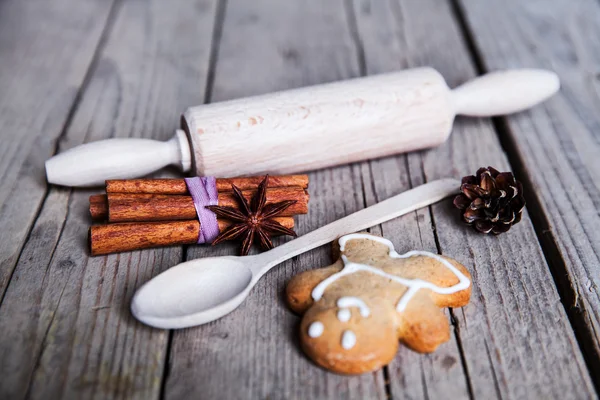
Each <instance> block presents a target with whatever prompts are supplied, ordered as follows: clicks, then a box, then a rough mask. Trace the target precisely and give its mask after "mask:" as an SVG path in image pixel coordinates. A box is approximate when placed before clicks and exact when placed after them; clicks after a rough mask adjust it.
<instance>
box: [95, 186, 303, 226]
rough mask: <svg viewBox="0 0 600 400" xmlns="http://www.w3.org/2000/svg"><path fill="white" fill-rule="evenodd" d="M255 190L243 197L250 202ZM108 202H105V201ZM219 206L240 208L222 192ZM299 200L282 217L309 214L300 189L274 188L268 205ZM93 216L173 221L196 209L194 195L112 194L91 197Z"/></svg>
mask: <svg viewBox="0 0 600 400" xmlns="http://www.w3.org/2000/svg"><path fill="white" fill-rule="evenodd" d="M254 193H255V190H244V191H242V194H243V195H244V197H245V198H246V199H247V200H248V201H250V199H251V197H252V196H253V195H254ZM105 199H106V200H105ZM218 199H219V200H218V201H219V203H218V204H219V205H220V206H226V207H234V208H237V207H239V205H238V203H237V201H236V199H235V197H234V195H233V192H219V198H218ZM284 200H296V203H295V204H293V205H291V206H290V207H289V208H288V209H287V210H285V212H284V213H283V214H282V215H281V216H292V215H296V214H306V213H307V212H308V200H309V195H308V193H307V192H306V190H304V189H302V188H299V187H289V188H273V189H271V190H268V191H267V204H268V203H277V202H280V201H284ZM90 214H91V216H92V218H93V219H95V220H100V219H108V221H109V222H141V221H174V220H189V219H194V218H196V215H197V214H196V207H195V206H194V201H193V200H192V197H191V196H181V195H163V194H126V193H109V194H108V195H106V196H105V195H94V196H91V197H90Z"/></svg>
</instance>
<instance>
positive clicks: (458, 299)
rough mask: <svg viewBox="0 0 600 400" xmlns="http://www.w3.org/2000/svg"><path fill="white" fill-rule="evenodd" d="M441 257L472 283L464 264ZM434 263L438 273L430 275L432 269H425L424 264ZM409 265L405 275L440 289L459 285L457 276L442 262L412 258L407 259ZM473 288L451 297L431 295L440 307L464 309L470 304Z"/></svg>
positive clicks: (421, 257)
mask: <svg viewBox="0 0 600 400" xmlns="http://www.w3.org/2000/svg"><path fill="white" fill-rule="evenodd" d="M440 257H441V258H443V259H444V260H446V261H447V262H449V263H450V264H452V265H453V266H454V268H456V269H458V270H459V271H460V272H461V273H462V274H463V275H464V276H465V277H467V279H469V281H471V274H470V273H469V271H468V270H467V269H466V268H465V267H464V266H463V265H462V264H460V263H459V262H458V261H456V260H453V259H452V258H449V257H444V256H440ZM432 262H433V263H434V264H435V266H436V272H435V273H428V271H431V268H424V267H423V264H424V263H428V264H431V263H432ZM407 263H408V264H409V265H407V266H405V269H404V273H405V274H407V275H409V276H412V277H415V278H421V279H424V280H425V281H427V282H431V283H432V284H434V285H436V286H439V287H450V286H452V285H455V284H456V283H458V278H457V277H456V275H454V274H453V273H452V272H451V271H450V270H448V269H447V268H445V267H444V266H443V265H442V263H441V262H439V261H437V260H432V259H431V258H430V257H423V256H417V257H411V258H408V259H407ZM411 270H412V271H411ZM424 273H425V275H424ZM471 287H472V286H471V285H469V287H468V288H466V289H463V290H460V291H458V292H455V293H452V294H451V295H448V294H439V293H435V292H432V293H430V296H431V299H432V300H433V302H434V303H435V304H436V305H437V306H438V307H441V308H444V307H463V306H465V305H466V304H467V303H468V302H469V298H470V297H471Z"/></svg>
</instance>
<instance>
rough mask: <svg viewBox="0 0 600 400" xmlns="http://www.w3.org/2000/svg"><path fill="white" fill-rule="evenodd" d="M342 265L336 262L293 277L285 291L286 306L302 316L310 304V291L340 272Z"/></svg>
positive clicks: (339, 261) (311, 300)
mask: <svg viewBox="0 0 600 400" xmlns="http://www.w3.org/2000/svg"><path fill="white" fill-rule="evenodd" d="M343 266H344V264H343V263H342V261H341V260H338V261H337V262H336V263H335V264H332V265H330V266H328V267H325V268H319V269H313V270H310V271H304V272H302V273H300V274H298V275H296V276H294V277H293V278H292V279H291V280H290V281H289V282H288V284H287V287H286V289H285V294H286V298H287V300H288V305H289V307H290V308H291V309H292V311H294V312H295V313H297V314H303V313H304V312H305V311H306V310H307V309H308V308H309V307H310V306H311V305H312V304H313V299H312V297H311V293H312V290H313V289H314V288H315V286H317V285H318V284H319V283H320V282H321V281H323V280H325V279H327V277H329V276H330V275H333V274H335V273H336V272H340V270H341V269H342V268H343Z"/></svg>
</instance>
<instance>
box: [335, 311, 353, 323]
mask: <svg viewBox="0 0 600 400" xmlns="http://www.w3.org/2000/svg"><path fill="white" fill-rule="evenodd" d="M351 316H352V314H351V313H350V310H348V309H347V308H342V309H341V310H339V311H338V312H337V318H338V319H339V320H340V322H348V321H349V320H350V317H351Z"/></svg>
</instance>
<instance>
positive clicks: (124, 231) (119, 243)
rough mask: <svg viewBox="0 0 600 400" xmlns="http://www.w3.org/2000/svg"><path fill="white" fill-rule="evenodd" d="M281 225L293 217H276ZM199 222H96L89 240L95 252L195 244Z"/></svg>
mask: <svg viewBox="0 0 600 400" xmlns="http://www.w3.org/2000/svg"><path fill="white" fill-rule="evenodd" d="M274 219H275V220H276V221H277V222H279V223H280V224H281V225H283V226H285V227H287V228H290V229H293V228H294V219H293V218H292V217H281V218H280V217H278V218H274ZM217 222H218V223H219V230H220V231H223V230H224V229H226V228H227V227H228V226H229V225H230V224H231V221H228V220H221V219H219V220H217ZM199 232H200V223H199V222H198V220H197V219H193V220H189V221H169V222H141V223H131V222H126V223H118V224H107V225H95V226H92V227H90V230H89V235H88V241H89V246H90V253H91V255H93V256H97V255H101V254H109V253H119V252H123V251H132V250H140V249H146V248H150V247H161V246H174V245H183V244H193V243H197V241H198V233H199Z"/></svg>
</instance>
